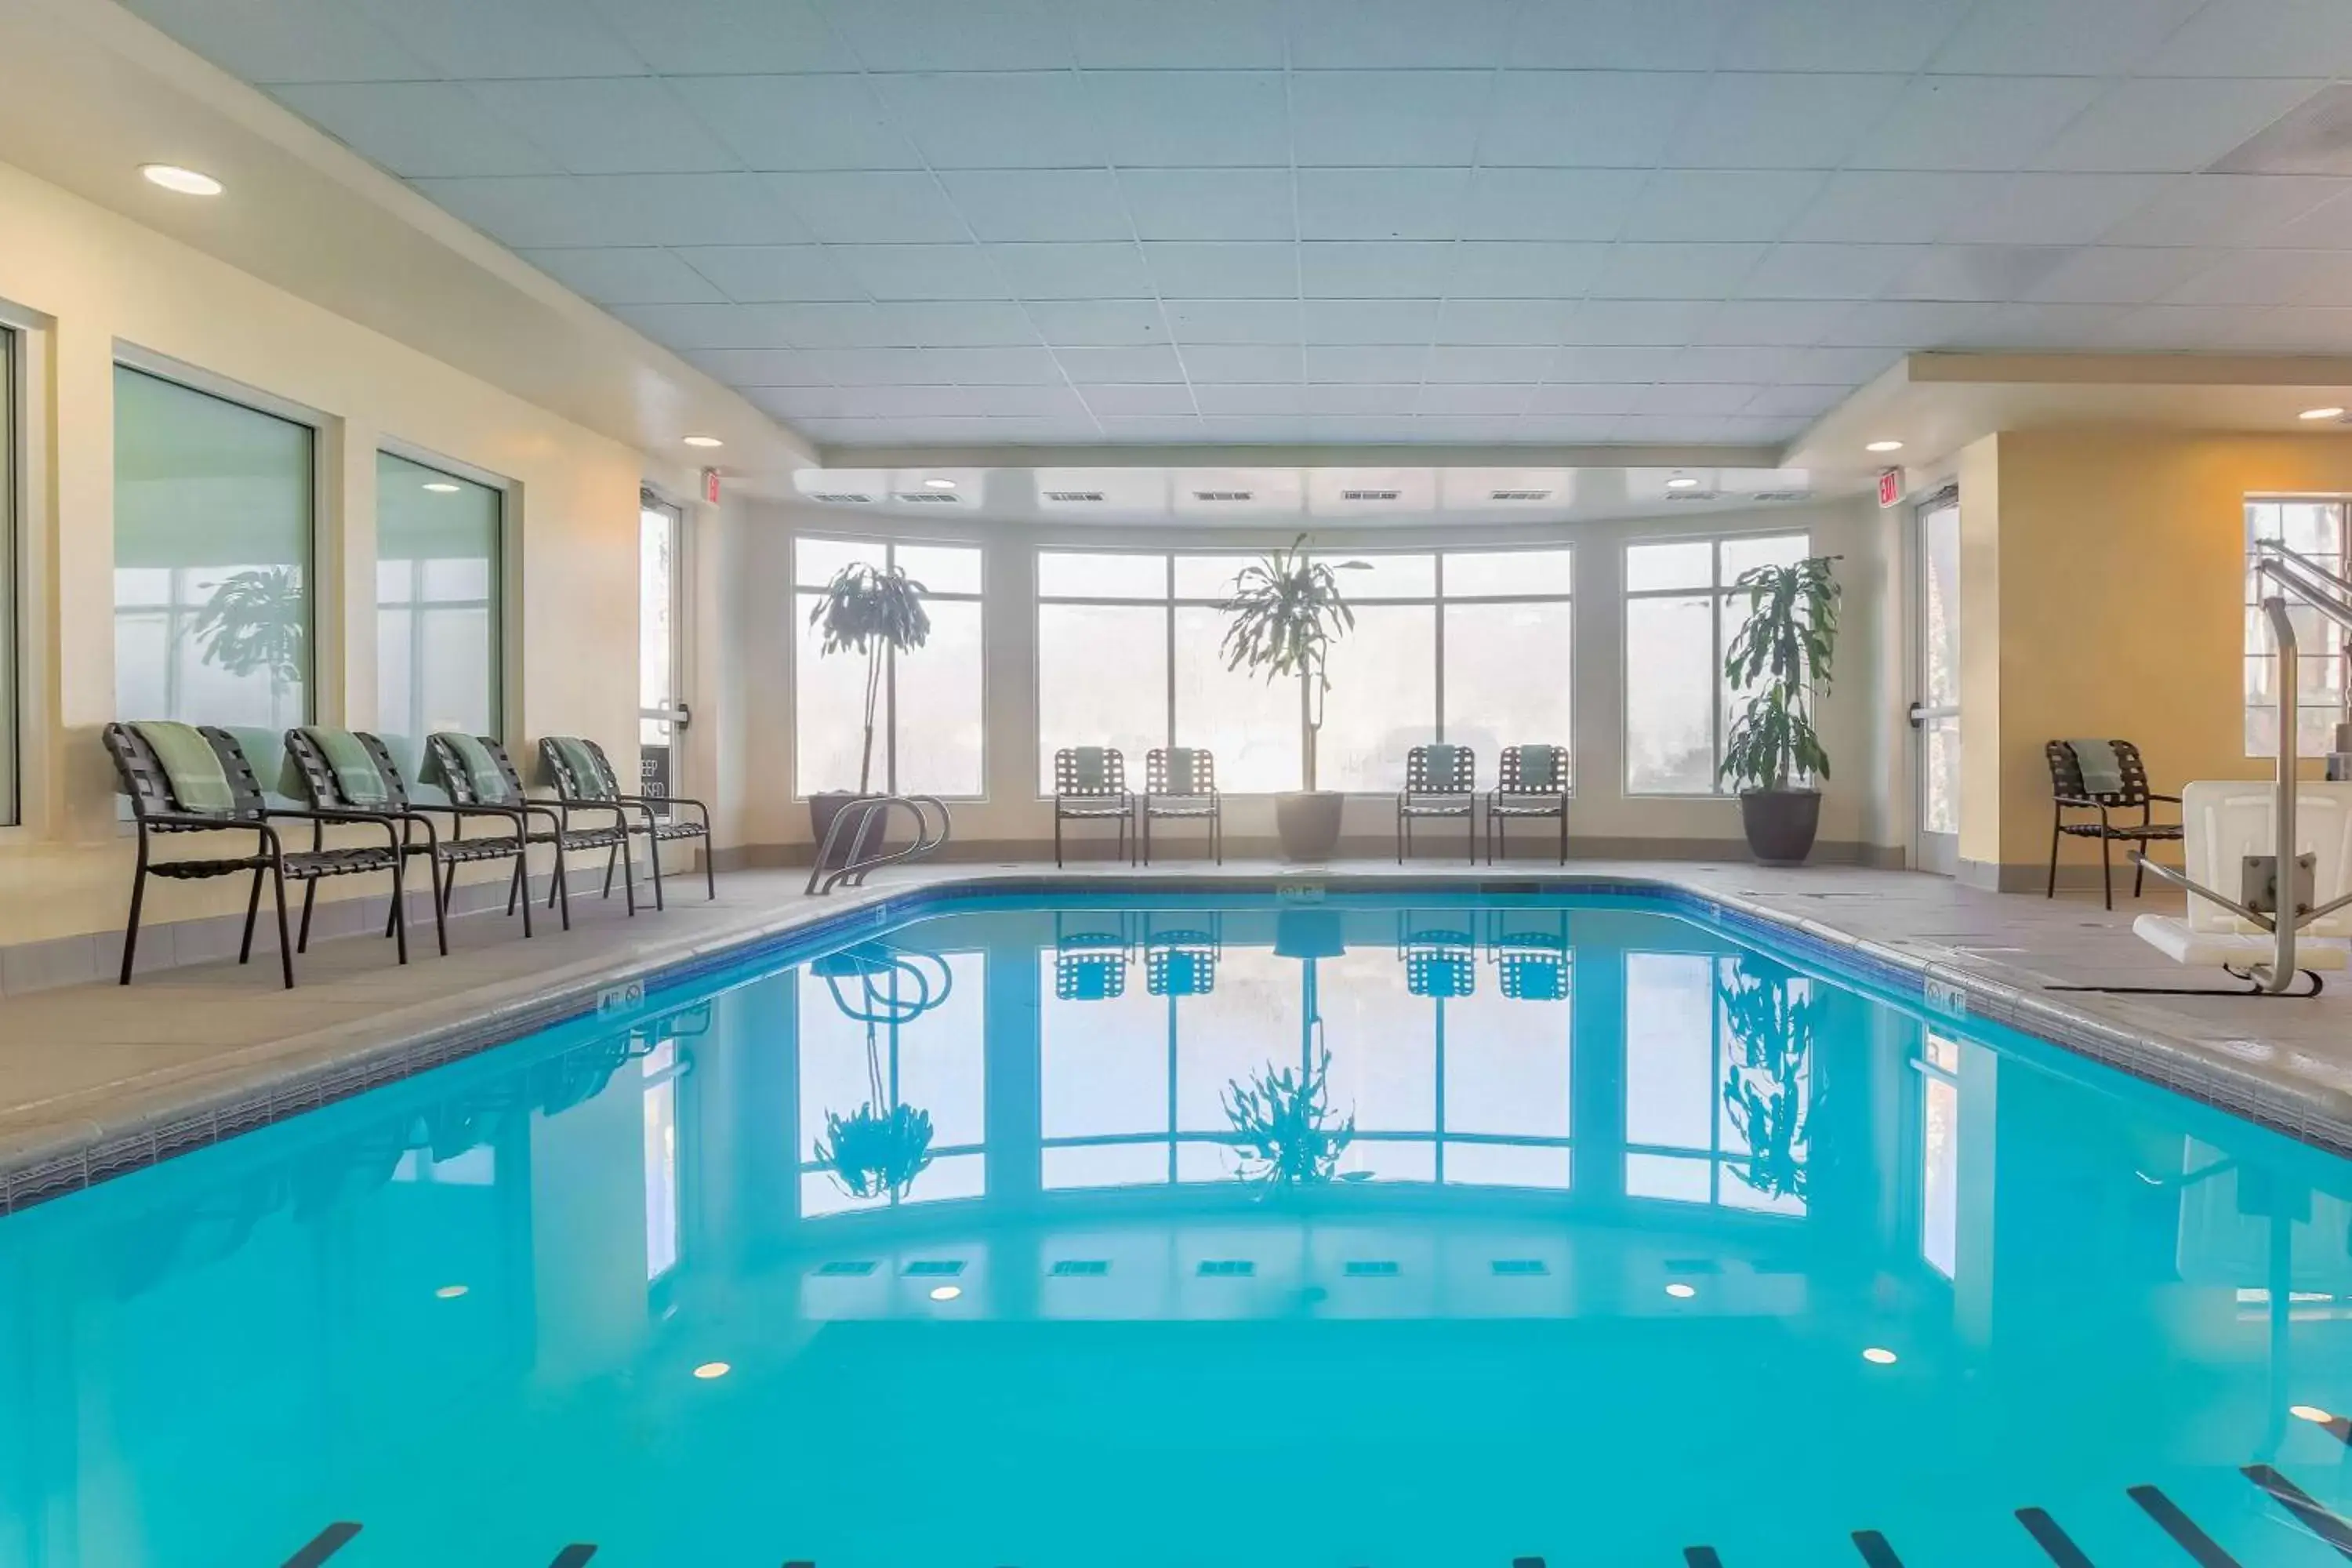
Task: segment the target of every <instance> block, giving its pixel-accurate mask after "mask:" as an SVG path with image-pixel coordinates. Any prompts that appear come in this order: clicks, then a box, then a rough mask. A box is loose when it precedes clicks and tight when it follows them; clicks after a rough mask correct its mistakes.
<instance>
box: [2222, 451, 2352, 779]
mask: <svg viewBox="0 0 2352 1568" xmlns="http://www.w3.org/2000/svg"><path fill="white" fill-rule="evenodd" d="M2347 508H2352V503H2347V502H2346V501H2343V500H2323V499H2310V498H2296V499H2271V500H2264V499H2259V498H2258V499H2252V500H2248V501H2247V502H2246V616H2245V620H2246V754H2247V755H2248V756H2250V757H2262V756H2276V755H2277V754H2278V743H2279V732H2278V649H2277V647H2275V646H2274V645H2273V641H2272V638H2271V628H2270V622H2269V620H2268V619H2267V618H2266V617H2265V616H2263V608H2262V604H2263V595H2265V594H2268V593H2275V592H2277V589H2276V587H2275V586H2273V585H2270V584H2266V583H2265V582H2264V581H2263V580H2262V579H2259V578H2257V577H2256V576H2255V575H2254V546H2255V545H2256V544H2258V543H2261V542H2268V541H2276V542H2279V543H2282V544H2284V545H2285V546H2286V547H2287V548H2288V549H2289V550H2292V551H2294V552H2296V553H2297V554H2299V555H2302V556H2304V557H2305V558H2306V559H2308V560H2310V561H2311V562H2312V563H2314V564H2315V565H2317V566H2319V567H2320V568H2322V569H2323V570H2325V571H2327V572H2329V573H2332V574H2335V575H2336V576H2338V577H2341V576H2343V575H2345V570H2344V564H2345V531H2346V513H2347ZM2290 604H2291V607H2290V608H2289V610H2288V611H2287V615H2288V616H2289V618H2291V619H2292V620H2293V621H2294V635H2295V647H2296V650H2297V651H2298V652H2299V653H2300V654H2301V656H2302V659H2301V665H2300V677H2299V679H2297V680H2296V682H2295V686H2296V700H2297V701H2298V703H2299V704H2300V707H2299V709H2298V710H2297V715H2296V725H2295V728H2296V730H2297V731H2299V733H2298V734H2297V735H2296V737H2295V744H2296V745H2297V747H2298V748H2299V749H2300V751H2301V752H2302V754H2303V755H2305V756H2306V757H2319V756H2326V754H2327V753H2328V752H2329V751H2331V750H2333V749H2334V745H2335V734H2336V722H2337V721H2339V720H2341V719H2343V718H2345V717H2346V714H2345V710H2344V658H2345V634H2344V628H2343V627H2341V626H2337V625H2336V623H2335V622H2334V621H2331V620H2329V619H2327V618H2326V616H2322V615H2321V614H2320V613H2319V612H2318V611H2317V610H2315V609H2313V608H2311V607H2310V606H2309V605H2293V604H2292V601H2290Z"/></svg>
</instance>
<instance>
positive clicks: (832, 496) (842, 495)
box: [809, 490, 874, 506]
mask: <svg viewBox="0 0 2352 1568" xmlns="http://www.w3.org/2000/svg"><path fill="white" fill-rule="evenodd" d="M873 499H874V498H873V497H872V496H868V495H860V494H858V493H857V492H856V490H811V491H810V492H809V500H823V501H831V502H832V503H833V504H834V505H835V506H863V505H865V504H866V502H868V501H870V500H873Z"/></svg>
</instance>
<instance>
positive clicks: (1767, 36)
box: [1717, 0, 1975, 71]
mask: <svg viewBox="0 0 2352 1568" xmlns="http://www.w3.org/2000/svg"><path fill="white" fill-rule="evenodd" d="M1974 3H1975V0H1892V3H1890V0H1806V3H1805V4H1801V5H1792V4H1780V5H1749V6H1748V7H1746V8H1745V10H1744V11H1743V13H1742V14H1743V16H1745V17H1746V23H1745V25H1744V26H1738V27H1736V28H1734V29H1733V30H1732V33H1731V36H1730V37H1729V38H1728V39H1727V42H1726V43H1725V46H1724V51H1723V54H1722V56H1721V58H1719V59H1718V60H1717V65H1719V66H1720V67H1721V68H1724V69H1726V70H1760V71H1916V70H1923V69H1925V68H1927V61H1928V59H1929V58H1931V57H1932V56H1933V55H1934V54H1935V52H1936V50H1937V47H1939V46H1941V45H1942V44H1943V42H1944V41H1945V40H1946V39H1947V38H1948V37H1951V36H1952V30H1953V29H1954V28H1955V27H1957V26H1959V24H1960V22H1961V20H1962V19H1963V18H1965V17H1966V16H1967V15H1968V13H1969V10H1970V8H1971V7H1972V6H1973V5H1974Z"/></svg>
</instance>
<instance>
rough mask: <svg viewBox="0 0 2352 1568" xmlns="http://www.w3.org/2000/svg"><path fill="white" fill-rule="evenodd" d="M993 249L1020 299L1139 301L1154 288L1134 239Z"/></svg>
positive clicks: (1002, 246) (1016, 297) (999, 267)
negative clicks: (1107, 242) (1114, 242)
mask: <svg viewBox="0 0 2352 1568" xmlns="http://www.w3.org/2000/svg"><path fill="white" fill-rule="evenodd" d="M987 248H988V253H989V256H990V257H991V258H992V259H993V260H994V261H995V263H996V269H997V270H998V271H999V272H1000V273H1002V274H1003V277H1004V282H1005V286H1006V287H1007V288H1009V289H1012V290H1013V298H1014V299H1016V300H1139V299H1142V298H1143V297H1145V296H1147V295H1149V294H1150V293H1151V292H1152V289H1151V277H1150V273H1149V272H1147V271H1146V270H1145V268H1144V265H1143V254H1142V252H1141V251H1140V250H1139V248H1138V247H1136V246H1135V244H1134V243H1133V242H1132V241H1123V242H1119V243H1116V244H1105V243H1078V244H1068V245H1063V244H1041V245H992V246H990V247H987Z"/></svg>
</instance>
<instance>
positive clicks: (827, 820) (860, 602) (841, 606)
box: [809, 561, 931, 862]
mask: <svg viewBox="0 0 2352 1568" xmlns="http://www.w3.org/2000/svg"><path fill="white" fill-rule="evenodd" d="M923 594H924V588H923V585H922V584H920V583H918V582H916V581H915V580H914V579H913V578H912V577H909V576H908V575H907V574H906V571H905V570H904V569H903V568H901V567H898V566H895V565H892V566H875V565H870V564H868V563H866V562H863V561H853V562H851V563H849V564H848V565H846V566H844V567H843V568H842V569H841V570H840V571H838V572H836V573H835V574H833V581H831V582H829V583H827V584H825V585H824V593H823V594H821V595H818V596H817V602H816V605H815V607H814V608H813V609H811V610H810V611H809V625H810V626H814V627H816V628H818V630H819V631H821V632H822V633H823V634H824V640H823V642H822V643H821V644H820V645H819V647H818V649H817V652H818V653H819V655H820V656H824V657H829V656H831V655H833V654H836V653H854V654H858V655H862V656H863V657H864V658H865V660H866V738H865V744H864V746H863V747H862V748H861V749H860V751H859V752H858V756H857V787H856V789H855V790H824V791H821V792H820V793H818V794H816V795H811V796H809V828H810V831H811V832H812V833H813V834H814V836H815V840H816V844H817V847H818V850H819V852H820V853H821V852H822V851H823V848H824V836H825V835H826V833H828V832H829V831H831V830H832V827H833V819H834V818H835V816H838V815H840V812H841V808H842V807H843V806H845V805H848V804H849V803H850V802H851V801H853V800H857V799H860V798H862V797H863V796H865V795H870V794H871V793H872V787H871V786H872V784H873V782H874V712H875V708H876V706H877V704H878V703H879V702H880V701H881V700H882V665H883V659H884V658H885V657H886V655H888V654H897V653H905V652H907V651H908V650H909V649H911V648H919V647H922V646H923V644H924V643H925V642H927V641H928V640H929V638H930V635H931V617H930V615H929V612H928V611H926V610H925V609H924V608H923ZM859 837H865V834H864V831H863V830H862V829H861V831H860V834H859ZM852 848H853V846H849V845H839V846H836V847H835V855H834V858H835V861H836V862H842V861H845V860H846V859H847V858H849V855H850V853H851V850H852Z"/></svg>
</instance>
